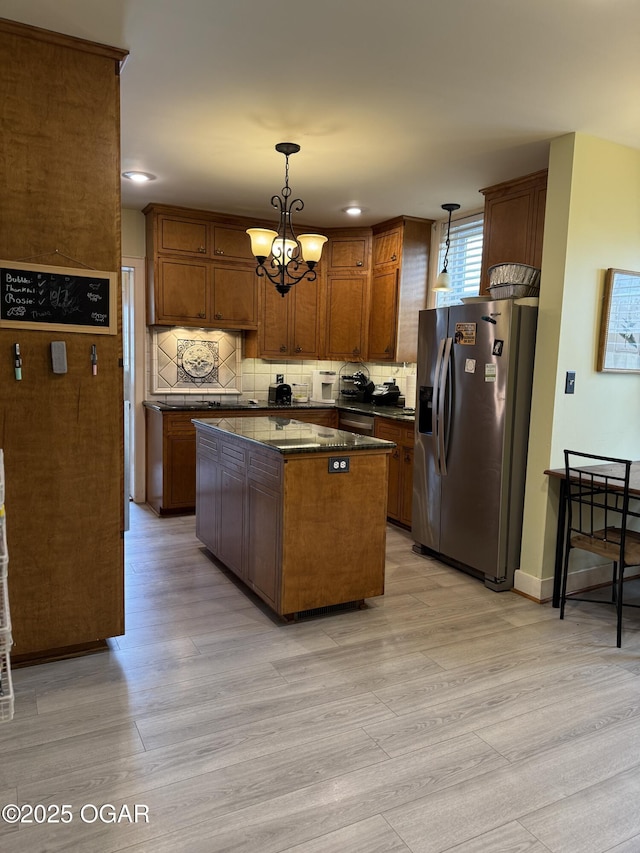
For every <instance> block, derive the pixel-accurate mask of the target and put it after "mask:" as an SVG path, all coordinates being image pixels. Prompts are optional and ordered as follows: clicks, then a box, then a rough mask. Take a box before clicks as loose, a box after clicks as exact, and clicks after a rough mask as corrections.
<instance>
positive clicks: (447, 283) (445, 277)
mask: <svg viewBox="0 0 640 853" xmlns="http://www.w3.org/2000/svg"><path fill="white" fill-rule="evenodd" d="M441 207H442V209H443V210H448V211H449V221H448V222H447V240H446V243H445V246H446V247H447V248H446V250H445V253H444V263H443V265H442V271H441V272H440V275H439V276H438V278H437V279H436V283H435V285H434V288H433V289H434V290H438V291H440V292H441V293H442V292H444V293H446V292H447V291H449V290H451V276H450V275H449V272H448V271H447V263H448V262H449V246H450V245H451V240H450V239H449V238H450V234H451V214H452V213H453V211H454V210H460V205H459V204H455V203H453V202H447V204H443V205H441Z"/></svg>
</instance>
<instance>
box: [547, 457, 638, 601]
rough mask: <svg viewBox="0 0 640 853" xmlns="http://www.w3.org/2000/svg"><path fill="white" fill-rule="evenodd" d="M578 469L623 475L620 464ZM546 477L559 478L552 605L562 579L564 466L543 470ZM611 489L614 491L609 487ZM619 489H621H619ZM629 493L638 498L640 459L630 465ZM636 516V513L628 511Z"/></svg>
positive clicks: (565, 520) (565, 507)
mask: <svg viewBox="0 0 640 853" xmlns="http://www.w3.org/2000/svg"><path fill="white" fill-rule="evenodd" d="M576 470H578V471H584V472H585V473H587V474H596V475H597V474H601V475H603V476H604V475H607V474H608V475H612V476H614V477H617V476H620V477H623V476H624V467H623V466H622V465H615V464H607V465H585V466H583V467H580V468H577V469H576ZM544 473H545V474H546V475H547V476H548V477H554V478H555V479H557V480H560V504H559V506H558V528H557V533H556V561H555V568H554V571H553V599H552V604H553V606H554V607H559V606H560V584H561V581H562V558H563V554H564V545H565V538H566V535H567V531H566V522H567V475H566V471H565V469H564V468H550V469H548V470H546V471H545V472H544ZM610 488H611V490H612V491H616V489H614V488H613V487H611V486H610ZM619 491H621V490H619ZM629 495H630V496H632V497H634V498H640V461H637V462H633V463H632V465H631V472H630V479H629ZM630 515H634V516H637V515H638V514H637V513H635V512H634V513H630Z"/></svg>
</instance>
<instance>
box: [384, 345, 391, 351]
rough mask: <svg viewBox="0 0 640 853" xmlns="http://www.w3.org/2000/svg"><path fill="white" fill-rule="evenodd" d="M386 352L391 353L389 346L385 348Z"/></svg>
mask: <svg viewBox="0 0 640 853" xmlns="http://www.w3.org/2000/svg"><path fill="white" fill-rule="evenodd" d="M384 351H385V352H391V347H390V346H389V345H388V344H387V346H386V347H385V348H384Z"/></svg>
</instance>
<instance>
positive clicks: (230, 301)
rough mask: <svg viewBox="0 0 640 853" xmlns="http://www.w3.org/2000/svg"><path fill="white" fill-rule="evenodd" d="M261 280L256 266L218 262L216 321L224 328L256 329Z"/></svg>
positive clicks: (215, 297) (214, 299) (214, 273)
mask: <svg viewBox="0 0 640 853" xmlns="http://www.w3.org/2000/svg"><path fill="white" fill-rule="evenodd" d="M257 293H258V281H257V276H256V272H255V269H254V268H253V267H242V266H231V265H227V264H215V265H214V267H213V321H214V324H215V325H216V326H219V327H220V328H223V329H224V328H231V329H256V328H257V326H258V299H257Z"/></svg>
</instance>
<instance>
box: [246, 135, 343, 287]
mask: <svg viewBox="0 0 640 853" xmlns="http://www.w3.org/2000/svg"><path fill="white" fill-rule="evenodd" d="M299 150H300V146H299V145H298V144H297V143H295V142H279V143H278V144H277V145H276V151H278V152H279V153H280V154H284V157H285V172H284V187H283V188H282V194H281V195H274V196H272V198H271V205H272V206H273V207H274V208H275V209H276V210H278V211H279V223H278V230H277V231H272V230H271V229H269V228H248V229H247V234H248V235H249V237H251V251H252V252H253V255H254V256H255V259H256V261H257V262H258V266H257V267H256V273H257V274H258V275H259V276H262V277H266V278H268V279H269V281H270V282H271V283H272V284H273V285H274V286H275V288H276V290H277V291H278V293H279V294H280V295H281V296H285V295H286V294H287V293H288V292H289V291H290V290H291V288H292V287H293V285H294V284H297V283H298V282H299V281H302V279H307V281H315V280H316V278H317V272H316V270H315V267H316V265H317V263H318V261H319V260H320V257H321V255H322V247H323V245H324V244H325V243H326V242H327V238H326V237H323V236H322V234H301V235H300V236H299V237H297V236H296V233H295V231H294V228H293V223H292V221H291V214H292V213H294V212H296V213H298V212H300V211H301V210H303V208H304V203H303V201H302V199H299V198H296V199H293V201H289V198H290V196H291V188H290V186H289V157H290V156H291V155H292V154H297V153H298V151H299ZM269 257H270V258H271V260H270V261H269V262H268V264H267V263H266V262H267V259H268V258H269ZM302 261H304V263H305V264H306V268H304V267H303V265H302Z"/></svg>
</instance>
